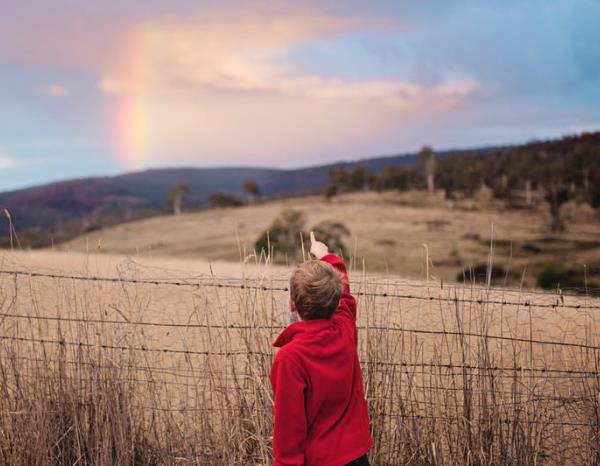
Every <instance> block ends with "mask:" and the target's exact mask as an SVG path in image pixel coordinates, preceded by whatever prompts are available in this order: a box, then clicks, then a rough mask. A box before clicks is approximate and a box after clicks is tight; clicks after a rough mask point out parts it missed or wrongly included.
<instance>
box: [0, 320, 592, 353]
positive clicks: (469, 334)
mask: <svg viewBox="0 0 600 466" xmlns="http://www.w3.org/2000/svg"><path fill="white" fill-rule="evenodd" d="M0 317H5V318H12V319H24V320H41V321H55V322H77V323H84V324H107V325H133V326H140V327H162V328H185V329H223V330H283V328H284V327H282V326H277V325H240V324H228V325H223V324H192V323H176V322H152V321H139V320H138V321H130V320H114V319H90V318H81V317H61V316H40V315H32V314H15V313H8V312H2V313H0ZM357 329H358V330H367V331H369V330H385V331H394V332H403V333H411V334H423V335H438V336H460V337H467V338H481V339H484V340H488V339H489V340H502V341H509V342H520V343H529V344H537V345H551V346H565V347H572V348H580V349H591V350H600V346H597V345H591V344H586V343H574V342H565V341H555V340H541V339H535V338H519V337H508V336H503V335H488V334H484V333H474V332H461V331H450V330H426V329H413V328H405V327H396V326H391V325H390V326H378V325H370V326H357Z"/></svg>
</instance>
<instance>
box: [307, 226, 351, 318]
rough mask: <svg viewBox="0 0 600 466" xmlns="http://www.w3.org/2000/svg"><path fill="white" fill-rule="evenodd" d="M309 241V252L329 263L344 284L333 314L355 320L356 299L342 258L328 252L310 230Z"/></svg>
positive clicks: (325, 246)
mask: <svg viewBox="0 0 600 466" xmlns="http://www.w3.org/2000/svg"><path fill="white" fill-rule="evenodd" d="M310 241H311V246H310V252H311V253H312V254H313V255H314V256H315V257H316V258H317V259H320V260H322V261H323V262H327V263H329V264H331V265H332V266H333V267H334V268H335V269H336V270H337V271H338V273H339V274H340V277H341V279H342V283H343V284H344V291H343V293H342V297H341V298H340V304H339V306H338V308H337V310H336V311H335V315H339V316H340V317H346V318H349V319H351V320H352V321H353V322H356V299H355V298H354V296H352V294H351V293H350V280H349V278H348V271H347V270H346V263H345V262H344V259H342V258H341V257H340V256H337V255H335V254H331V253H329V249H328V248H327V245H325V244H324V243H322V242H320V241H317V240H316V239H315V235H314V233H312V232H311V234H310Z"/></svg>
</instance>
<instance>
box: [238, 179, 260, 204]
mask: <svg viewBox="0 0 600 466" xmlns="http://www.w3.org/2000/svg"><path fill="white" fill-rule="evenodd" d="M242 189H243V190H244V192H245V193H246V195H247V196H248V202H251V203H252V202H255V201H257V200H258V199H260V198H261V197H262V191H261V189H260V186H258V183H257V182H256V181H254V180H246V181H244V182H243V183H242Z"/></svg>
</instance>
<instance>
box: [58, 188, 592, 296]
mask: <svg viewBox="0 0 600 466" xmlns="http://www.w3.org/2000/svg"><path fill="white" fill-rule="evenodd" d="M289 208H293V209H296V210H298V211H300V212H302V213H303V214H304V216H305V218H306V228H308V229H310V228H313V227H314V226H315V225H318V224H319V223H320V222H323V221H325V220H329V221H334V222H342V223H343V224H344V225H346V226H347V227H348V229H349V230H350V236H349V237H348V238H345V243H346V246H347V248H348V250H349V251H350V253H351V256H352V257H354V258H355V262H356V263H355V267H356V268H357V269H359V270H362V268H363V263H364V266H365V267H366V270H367V271H368V272H369V273H387V274H394V275H401V276H403V277H411V278H416V279H426V278H432V277H435V278H437V279H438V280H444V281H446V282H454V281H456V280H457V276H458V275H459V274H460V273H461V271H463V270H468V269H469V268H471V267H475V266H477V265H480V264H486V263H487V261H488V256H489V253H490V244H491V241H492V239H493V241H494V263H495V264H497V265H500V266H501V267H503V268H504V269H505V270H506V271H507V272H509V273H508V274H507V276H506V278H507V283H508V284H511V285H513V286H515V285H516V286H520V284H521V283H522V284H523V285H524V286H525V287H534V286H536V278H537V275H538V273H539V271H540V269H541V268H543V267H544V265H545V264H546V263H549V262H555V263H560V264H564V265H566V266H568V267H573V268H576V269H578V270H582V264H586V265H587V267H588V270H591V266H594V264H600V236H599V234H598V219H597V214H596V213H595V212H594V211H593V210H592V209H591V208H588V207H587V206H585V205H577V204H575V203H571V204H568V205H565V206H564V207H563V214H564V216H565V218H566V219H568V221H567V231H566V232H564V233H559V234H550V233H549V231H548V225H549V223H550V215H549V212H548V207H547V204H546V203H545V202H539V203H538V204H537V205H536V206H534V207H531V208H530V209H517V210H515V209H512V210H511V209H507V208H506V207H505V205H504V203H503V202H500V201H497V200H494V199H486V198H477V199H464V200H462V201H455V202H452V203H449V202H448V201H446V200H445V199H444V196H443V193H441V192H440V193H436V194H432V195H429V194H427V193H425V192H423V191H412V192H411V191H409V192H404V193H400V192H391V191H390V192H384V193H376V192H360V193H350V194H343V195H340V196H336V197H334V198H333V199H331V200H330V201H328V202H324V200H323V197H322V196H307V197H295V198H291V199H282V200H277V201H269V202H265V203H263V204H257V205H249V206H244V207H239V208H227V209H211V210H205V211H199V212H190V213H184V214H183V215H179V216H159V217H153V218H149V219H145V220H140V221H135V222H130V223H124V224H121V225H118V226H115V227H113V228H108V229H106V230H99V231H94V232H90V233H88V234H86V235H83V236H81V237H78V238H76V239H74V240H72V241H69V242H67V243H66V244H61V245H58V246H57V248H58V249H60V250H62V251H65V252H78V253H86V252H103V253H107V254H117V255H122V254H125V255H130V256H132V257H154V258H158V257H168V258H184V259H189V258H194V259H203V260H210V261H229V262H240V261H243V260H244V259H245V258H246V257H247V256H248V255H251V254H252V253H253V252H254V243H255V241H256V240H257V239H258V237H259V236H260V235H261V233H262V232H263V231H264V230H266V229H268V228H269V226H270V225H271V223H272V222H273V220H274V219H275V218H276V217H277V215H279V214H280V213H281V212H282V211H283V210H285V209H289ZM492 224H493V232H492ZM424 244H426V245H427V248H428V249H427V251H426V250H425V248H424V247H423V245H424ZM427 258H429V264H430V267H429V270H428V269H427V266H426V264H427ZM363 261H364V262H363ZM428 271H429V274H430V275H429V277H427V272H428ZM588 273H590V272H588ZM504 278H505V274H502V276H500V277H499V279H500V280H499V281H500V282H501V283H504ZM594 278H595V277H594Z"/></svg>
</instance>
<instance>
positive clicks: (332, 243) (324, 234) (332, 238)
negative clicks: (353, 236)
mask: <svg viewBox="0 0 600 466" xmlns="http://www.w3.org/2000/svg"><path fill="white" fill-rule="evenodd" d="M312 230H313V231H314V232H315V236H316V238H317V239H318V240H319V241H322V242H323V243H325V244H326V245H327V246H328V247H329V250H330V251H331V252H333V253H335V254H339V255H341V256H343V257H346V258H347V257H348V249H347V248H346V246H345V245H344V240H343V238H344V237H346V236H350V230H348V227H346V225H344V224H343V223H339V222H329V221H325V222H322V223H320V224H318V225H317V226H315V227H314V228H313V229H312Z"/></svg>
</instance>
